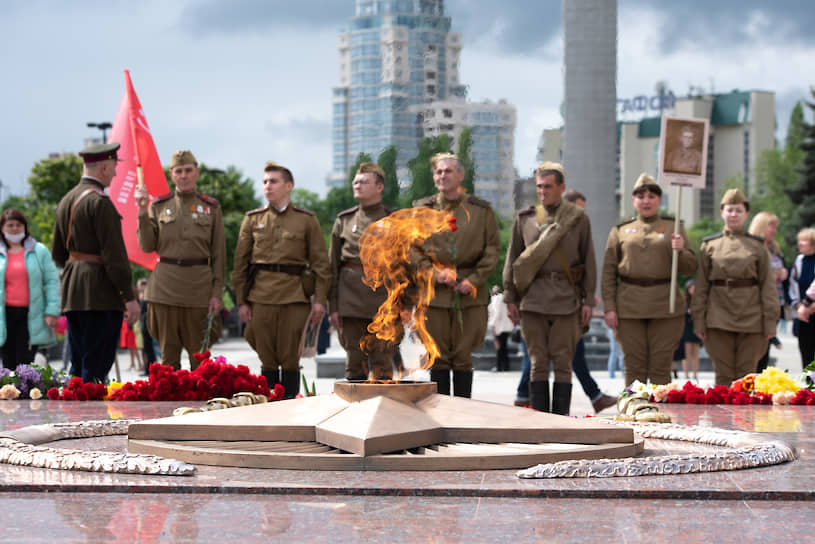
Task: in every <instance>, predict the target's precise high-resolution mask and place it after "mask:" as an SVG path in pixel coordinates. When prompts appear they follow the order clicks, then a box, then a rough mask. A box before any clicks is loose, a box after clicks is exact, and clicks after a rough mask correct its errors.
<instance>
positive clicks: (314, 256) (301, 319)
mask: <svg viewBox="0 0 815 544" xmlns="http://www.w3.org/2000/svg"><path fill="white" fill-rule="evenodd" d="M250 264H251V265H258V266H257V267H256V269H257V272H256V273H255V276H254V281H252V284H251V289H249V291H248V293H245V290H246V284H247V281H248V278H249V270H250ZM306 265H309V266H310V268H311V271H312V272H313V273H314V276H315V280H316V281H315V290H314V302H315V303H316V304H322V305H325V304H326V298H327V296H328V287H329V282H330V279H331V275H330V272H329V267H328V252H327V251H326V248H325V240H324V239H323V234H322V232H321V230H320V224H319V222H318V221H317V218H316V217H315V216H314V214H313V213H312V212H310V211H308V210H304V209H302V208H298V207H297V206H293V205H291V204H289V205H288V206H286V208H285V209H284V210H283V211H282V212H281V211H278V210H277V208H275V207H274V206H272V205H267V206H266V207H264V208H260V209H257V210H252V211H250V212H247V213H246V216H245V217H244V218H243V223H242V224H241V230H240V235H239V236H238V245H237V247H236V249H235V268H234V271H233V272H232V282H233V284H234V285H235V293H236V296H237V298H238V304H249V305H250V306H251V307H252V319H251V320H250V321H249V323H248V324H247V326H246V331H245V336H246V340H247V341H248V342H249V345H250V346H252V349H254V350H255V351H256V352H257V354H258V356H259V357H260V361H261V367H262V371H263V373H264V375H268V376H267V381H269V379H270V378H269V376H275V377H277V373H278V370H279V369H281V368H282V369H283V372H284V373H285V372H291V373H295V372H297V373H298V374H299V368H300V367H299V361H300V353H299V348H300V338H301V336H302V334H303V329H304V328H305V326H306V321H307V319H308V316H309V314H310V312H311V306H310V301H309V297H307V296H306V294H305V292H304V291H303V281H302V276H303V272H304V271H305V270H306ZM298 379H299V378H298ZM272 381H275V380H274V379H272ZM271 385H272V384H270V386H271ZM290 385H291V386H292V387H293V386H294V385H296V384H294V383H292V384H290ZM284 386H286V384H284Z"/></svg>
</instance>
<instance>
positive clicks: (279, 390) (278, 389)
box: [274, 383, 286, 399]
mask: <svg viewBox="0 0 815 544" xmlns="http://www.w3.org/2000/svg"><path fill="white" fill-rule="evenodd" d="M285 394H286V390H285V389H284V388H283V385H281V384H279V383H276V384H275V386H274V396H275V398H277V399H282V398H283V395H285Z"/></svg>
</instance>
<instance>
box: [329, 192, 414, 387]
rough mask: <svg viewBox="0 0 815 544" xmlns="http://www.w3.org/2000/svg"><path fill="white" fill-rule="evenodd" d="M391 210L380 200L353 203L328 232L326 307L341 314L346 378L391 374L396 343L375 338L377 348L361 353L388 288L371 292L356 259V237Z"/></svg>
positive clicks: (377, 377)
mask: <svg viewBox="0 0 815 544" xmlns="http://www.w3.org/2000/svg"><path fill="white" fill-rule="evenodd" d="M391 212H392V210H391V209H390V208H388V207H387V206H384V205H383V204H382V203H381V202H380V203H377V204H374V205H371V206H354V207H353V208H350V209H348V210H345V211H343V212H341V213H340V214H339V215H337V219H336V220H335V221H334V228H333V230H332V231H331V248H330V250H329V262H330V266H331V289H330V291H329V295H328V306H329V312H332V313H333V312H338V313H339V314H340V317H342V328H341V329H340V330H339V331H338V332H339V338H340V344H342V347H343V348H344V349H345V353H346V360H345V378H346V379H349V380H362V379H367V378H369V374H371V373H372V376H370V377H372V378H373V379H390V378H391V377H392V376H393V356H394V353H395V352H396V348H397V346H398V342H397V343H396V344H392V345H389V344H387V343H386V342H383V341H381V340H377V341H375V343H374V344H375V346H376V348H375V349H373V350H372V351H371V352H370V353H365V352H363V350H362V348H361V347H360V340H361V339H362V338H363V337H365V336H368V335H370V333H369V332H368V325H369V324H370V323H371V321H372V320H373V317H374V315H376V312H377V310H378V309H379V305H380V304H382V303H383V302H384V301H385V299H386V298H387V291H386V289H385V288H384V287H380V288H379V289H377V290H376V291H372V290H371V288H370V287H368V286H367V285H365V284H364V283H363V282H362V278H363V276H364V272H363V269H362V263H361V262H360V260H359V238H360V236H362V232H363V231H364V230H365V229H366V228H367V227H368V225H370V224H371V223H373V222H375V221H378V220H379V219H382V218H383V217H385V216H387V215H389V214H390V213H391ZM400 340H401V338H400Z"/></svg>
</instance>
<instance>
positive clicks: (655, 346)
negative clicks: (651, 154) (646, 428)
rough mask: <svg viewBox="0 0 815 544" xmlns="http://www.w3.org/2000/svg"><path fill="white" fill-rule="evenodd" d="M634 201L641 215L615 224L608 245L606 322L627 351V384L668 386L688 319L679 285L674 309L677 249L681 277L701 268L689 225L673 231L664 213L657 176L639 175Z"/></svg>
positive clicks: (671, 221) (672, 223)
mask: <svg viewBox="0 0 815 544" xmlns="http://www.w3.org/2000/svg"><path fill="white" fill-rule="evenodd" d="M632 200H633V202H634V208H635V209H636V210H637V217H634V218H632V219H629V220H628V221H623V222H622V223H620V224H619V225H617V226H615V227H614V228H612V229H611V232H610V233H609V236H608V242H607V243H606V251H605V258H604V261H603V277H602V294H603V306H604V309H605V321H606V325H608V326H609V328H611V329H612V330H614V331H615V334H616V337H617V341H618V342H619V343H620V345H621V346H622V348H623V353H624V354H625V383H626V385H628V384H630V383H631V382H633V381H634V380H639V381H640V382H643V383H645V382H649V381H650V382H651V383H652V384H665V383H669V382H670V381H671V355H672V354H673V353H674V350H675V349H676V347H677V345H678V344H679V339H680V338H681V337H682V329H683V323H684V320H685V318H684V314H685V308H684V307H683V305H682V302H681V301H682V298H681V292H680V291H679V288H678V287H676V288H675V291H674V294H675V296H676V299H675V300H677V301H678V303H677V304H676V307H675V308H674V310H673V311H671V310H670V304H669V299H670V295H671V261H672V256H673V251H674V250H675V251H678V252H679V267H678V271H679V274H680V275H689V274H692V273H693V272H694V271H695V270H696V258H695V256H694V253H693V250H692V249H690V242H689V241H688V235H687V234H686V233H685V228H684V227H682V226H680V227H679V232H676V233H674V228H675V220H674V218H673V217H670V216H664V215H662V216H661V215H660V214H659V207H660V205H661V204H662V188H661V187H660V186H659V185H657V184H656V182H655V181H654V178H652V177H651V176H649V175H648V174H645V173H643V174H640V176H639V178H638V179H637V182H636V184H635V185H634V191H633V194H632ZM672 233H673V234H672Z"/></svg>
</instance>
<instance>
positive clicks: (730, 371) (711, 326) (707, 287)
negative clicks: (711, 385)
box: [691, 189, 780, 386]
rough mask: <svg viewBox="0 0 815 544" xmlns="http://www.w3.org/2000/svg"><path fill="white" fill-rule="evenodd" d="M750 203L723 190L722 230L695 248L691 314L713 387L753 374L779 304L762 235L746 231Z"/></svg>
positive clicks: (772, 330) (736, 193)
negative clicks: (710, 362)
mask: <svg viewBox="0 0 815 544" xmlns="http://www.w3.org/2000/svg"><path fill="white" fill-rule="evenodd" d="M749 211H750V203H749V202H748V201H747V198H746V197H745V196H744V193H742V192H741V191H740V190H739V189H730V190H729V191H727V192H726V193H725V194H724V198H722V203H721V214H722V219H724V230H723V231H722V232H720V233H719V234H714V235H713V236H708V237H707V238H705V239H704V240H703V241H702V247H701V248H700V249H699V270H698V271H697V274H696V291H695V293H694V295H693V303H692V308H691V309H692V313H693V326H694V329H695V332H696V335H697V336H699V338H701V339H702V340H704V342H705V349H707V352H708V354H709V355H710V357H711V359H713V369H714V371H715V372H716V385H727V386H729V385H730V384H731V383H732V382H733V381H734V380H737V379H738V378H741V377H742V376H744V375H746V374H749V373H751V372H755V370H756V363H757V362H758V360H759V358H760V357H761V356H762V355H763V354H764V352H765V351H766V350H767V342H768V340H769V339H770V338H772V337H773V336H774V335H775V323H776V319H778V313H779V309H780V306H779V303H778V293H777V291H776V288H775V276H774V275H773V272H772V268H771V267H770V253H769V252H768V251H767V247H766V246H765V245H764V239H763V238H761V237H759V236H754V235H752V234H748V233H746V232H745V231H744V221H745V220H746V219H747V212H749Z"/></svg>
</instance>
